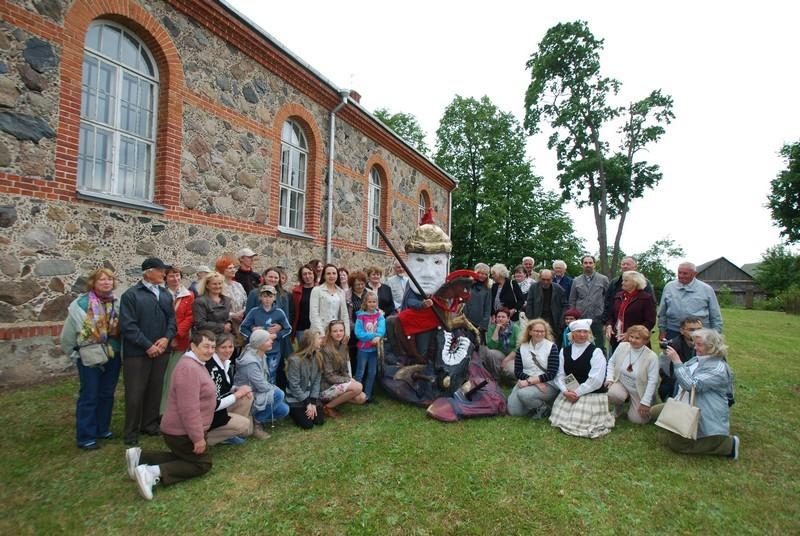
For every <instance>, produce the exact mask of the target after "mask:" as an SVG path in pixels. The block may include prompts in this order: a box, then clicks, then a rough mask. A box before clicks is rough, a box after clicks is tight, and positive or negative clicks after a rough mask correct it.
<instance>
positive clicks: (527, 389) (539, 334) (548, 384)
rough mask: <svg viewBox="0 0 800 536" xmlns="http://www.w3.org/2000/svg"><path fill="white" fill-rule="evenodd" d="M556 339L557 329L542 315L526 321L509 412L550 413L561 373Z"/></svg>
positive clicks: (546, 414) (522, 415) (540, 414)
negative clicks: (555, 332)
mask: <svg viewBox="0 0 800 536" xmlns="http://www.w3.org/2000/svg"><path fill="white" fill-rule="evenodd" d="M553 340H554V338H553V330H552V329H551V328H550V325H549V324H548V323H547V322H546V321H544V320H542V319H541V318H534V319H533V320H531V321H529V322H528V323H527V324H526V326H525V329H524V330H523V331H522V335H521V336H520V345H519V348H517V351H516V355H515V357H514V375H515V376H516V378H517V383H516V385H515V386H514V390H513V391H511V395H509V397H508V414H509V415H514V416H516V417H524V416H527V415H530V416H531V417H532V418H534V419H541V418H544V417H547V416H548V415H549V414H550V406H551V405H552V404H553V400H555V398H556V396H557V395H558V389H556V388H555V386H554V385H553V384H554V383H555V378H556V374H558V364H559V361H558V346H556V344H555V343H554V342H553Z"/></svg>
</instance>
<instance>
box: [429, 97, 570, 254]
mask: <svg viewBox="0 0 800 536" xmlns="http://www.w3.org/2000/svg"><path fill="white" fill-rule="evenodd" d="M436 137H437V140H436V154H435V157H434V159H435V161H436V163H437V164H438V165H439V166H441V167H442V168H443V169H445V170H447V171H448V172H449V173H451V174H452V175H453V176H454V177H456V178H457V179H458V180H459V184H458V188H457V189H456V190H455V192H454V193H453V211H452V220H453V224H452V240H453V267H454V268H464V267H470V268H471V267H472V266H474V265H475V263H477V262H486V263H490V264H491V263H493V262H503V263H505V264H507V265H509V266H512V265H513V264H515V263H519V262H520V261H521V259H522V257H523V256H525V255H531V256H533V257H535V258H536V259H537V260H552V259H554V258H565V259H568V260H572V259H574V258H576V257H577V256H578V254H579V251H580V249H581V247H582V244H581V242H580V240H579V239H578V238H576V237H575V234H574V231H573V228H572V221H571V220H570V218H569V216H567V214H565V212H564V211H563V209H562V208H561V202H560V199H559V198H558V196H556V195H555V194H553V193H551V192H547V191H545V190H544V189H543V188H542V184H541V178H540V177H537V176H536V175H535V174H534V173H533V170H532V169H531V165H530V162H529V161H528V160H527V158H526V156H525V132H524V131H523V129H522V127H521V125H520V124H519V122H518V121H517V120H516V119H515V118H514V116H513V115H512V114H510V113H507V112H503V111H501V110H498V109H497V107H496V106H495V105H494V104H493V103H492V102H491V101H490V100H489V98H488V97H483V98H481V99H480V100H478V99H474V98H465V97H461V96H456V97H455V98H454V99H453V101H452V102H451V103H450V104H449V105H448V106H447V108H446V109H445V111H444V115H443V116H442V120H441V122H440V124H439V129H438V130H437V131H436Z"/></svg>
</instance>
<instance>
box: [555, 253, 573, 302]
mask: <svg viewBox="0 0 800 536" xmlns="http://www.w3.org/2000/svg"><path fill="white" fill-rule="evenodd" d="M553 283H555V284H556V285H558V286H560V287H561V288H563V289H564V295H565V296H567V297H569V291H570V290H572V277H571V276H570V275H569V274H568V273H567V263H566V262H564V261H562V260H561V259H559V260H556V261H553Z"/></svg>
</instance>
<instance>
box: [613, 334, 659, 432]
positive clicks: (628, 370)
mask: <svg viewBox="0 0 800 536" xmlns="http://www.w3.org/2000/svg"><path fill="white" fill-rule="evenodd" d="M649 338H650V330H648V329H647V328H646V327H644V326H642V325H638V324H637V325H634V326H631V327H629V328H628V329H627V331H626V332H625V339H627V342H623V343H620V344H619V346H617V349H616V350H615V351H614V353H613V354H612V355H611V359H609V360H608V368H607V369H606V387H607V388H608V401H609V402H610V403H611V404H612V405H613V406H614V416H615V417H619V416H620V415H622V412H623V404H624V403H625V401H626V400H628V399H630V401H631V404H630V408H629V409H628V419H630V421H631V422H633V423H636V424H646V423H647V422H649V421H650V407H651V406H652V405H653V401H654V400H653V399H654V398H655V395H656V389H657V387H658V356H657V355H656V354H655V353H654V352H653V351H652V350H651V349H650V348H648V347H647V346H645V345H646V344H647V341H648V339H649Z"/></svg>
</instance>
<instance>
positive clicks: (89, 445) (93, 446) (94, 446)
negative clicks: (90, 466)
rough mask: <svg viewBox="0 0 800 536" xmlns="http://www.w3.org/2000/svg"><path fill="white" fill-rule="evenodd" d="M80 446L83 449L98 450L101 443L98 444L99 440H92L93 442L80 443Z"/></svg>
mask: <svg viewBox="0 0 800 536" xmlns="http://www.w3.org/2000/svg"><path fill="white" fill-rule="evenodd" d="M78 448H79V449H82V450H97V449H99V448H100V445H98V444H97V441H92V442H91V443H84V444H83V445H78Z"/></svg>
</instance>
